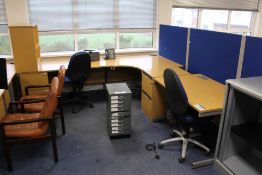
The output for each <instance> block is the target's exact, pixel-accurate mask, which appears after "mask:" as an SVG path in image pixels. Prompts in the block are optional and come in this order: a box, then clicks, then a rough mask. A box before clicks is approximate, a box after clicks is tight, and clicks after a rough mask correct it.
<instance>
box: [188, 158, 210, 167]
mask: <svg viewBox="0 0 262 175" xmlns="http://www.w3.org/2000/svg"><path fill="white" fill-rule="evenodd" d="M213 161H214V159H213V158H212V159H206V160H201V161H198V162H194V163H192V168H193V169H195V168H199V167H203V166H207V165H211V164H213Z"/></svg>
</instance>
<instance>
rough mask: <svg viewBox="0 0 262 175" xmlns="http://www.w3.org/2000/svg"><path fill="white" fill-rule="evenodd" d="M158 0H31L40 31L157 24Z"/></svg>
mask: <svg viewBox="0 0 262 175" xmlns="http://www.w3.org/2000/svg"><path fill="white" fill-rule="evenodd" d="M156 1H157V0H63V1H62V0H52V1H46V0H28V11H29V15H30V22H31V23H33V24H37V25H38V28H39V30H40V31H72V30H75V31H78V30H88V29H92V30H102V29H103V30H106V29H153V28H156V3H157V2H156Z"/></svg>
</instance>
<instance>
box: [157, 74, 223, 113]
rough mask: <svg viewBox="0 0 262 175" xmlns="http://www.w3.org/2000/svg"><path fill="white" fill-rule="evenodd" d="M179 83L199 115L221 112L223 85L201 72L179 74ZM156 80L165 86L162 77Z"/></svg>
mask: <svg viewBox="0 0 262 175" xmlns="http://www.w3.org/2000/svg"><path fill="white" fill-rule="evenodd" d="M180 80H181V83H182V84H183V86H184V89H185V91H186V93H187V97H188V103H189V105H190V106H191V107H193V108H194V109H195V110H196V111H198V114H199V117H204V116H211V115H218V114H221V112H222V108H223V102H224V91H225V86H224V85H223V84H221V83H219V82H217V81H214V80H212V79H210V78H208V77H206V76H203V75H201V74H191V75H183V76H180ZM156 81H157V82H158V83H159V84H160V85H161V86H163V87H164V86H165V84H164V78H163V77H160V78H156Z"/></svg>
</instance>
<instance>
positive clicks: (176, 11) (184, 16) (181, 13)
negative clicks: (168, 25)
mask: <svg viewBox="0 0 262 175" xmlns="http://www.w3.org/2000/svg"><path fill="white" fill-rule="evenodd" d="M197 14H198V10H197V9H186V8H173V10H172V25H175V26H180V27H190V28H196V27H197V17H198V15H197Z"/></svg>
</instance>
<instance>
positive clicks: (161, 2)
mask: <svg viewBox="0 0 262 175" xmlns="http://www.w3.org/2000/svg"><path fill="white" fill-rule="evenodd" d="M172 4H173V1H172V0H158V4H157V6H158V7H157V32H156V48H157V49H158V45H159V42H158V41H159V25H160V24H167V25H171V22H172Z"/></svg>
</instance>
